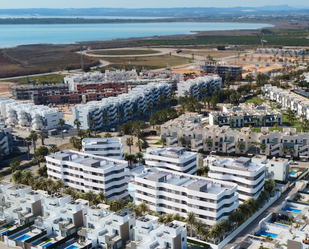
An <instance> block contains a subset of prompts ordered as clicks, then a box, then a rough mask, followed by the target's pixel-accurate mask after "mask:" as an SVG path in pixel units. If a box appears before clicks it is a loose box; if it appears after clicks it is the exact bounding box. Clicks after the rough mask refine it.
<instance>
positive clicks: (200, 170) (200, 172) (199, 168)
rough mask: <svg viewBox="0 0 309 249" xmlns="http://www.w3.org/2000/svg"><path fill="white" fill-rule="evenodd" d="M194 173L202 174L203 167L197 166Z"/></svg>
mask: <svg viewBox="0 0 309 249" xmlns="http://www.w3.org/2000/svg"><path fill="white" fill-rule="evenodd" d="M196 174H197V175H198V176H202V175H203V174H204V169H203V167H198V168H197V169H196Z"/></svg>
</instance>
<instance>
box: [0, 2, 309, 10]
mask: <svg viewBox="0 0 309 249" xmlns="http://www.w3.org/2000/svg"><path fill="white" fill-rule="evenodd" d="M282 4H288V5H292V6H309V2H308V0H293V1H291V0H271V1H270V0H259V1H256V0H254V1H253V0H218V1H210V0H189V1H188V0H155V1H150V0H113V1H111V0H87V1H85V0H52V1H50V0H9V1H5V0H2V1H1V5H0V9H24V8H104V7H105V8H121V7H123V8H170V7H235V6H245V7H246V6H248V7H256V6H265V5H282Z"/></svg>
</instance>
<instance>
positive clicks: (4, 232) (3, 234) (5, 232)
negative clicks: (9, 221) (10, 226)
mask: <svg viewBox="0 0 309 249" xmlns="http://www.w3.org/2000/svg"><path fill="white" fill-rule="evenodd" d="M8 232H11V231H10V230H6V231H5V232H3V233H1V235H5V234H7V233H8Z"/></svg>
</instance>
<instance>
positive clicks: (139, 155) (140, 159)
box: [136, 152, 144, 165]
mask: <svg viewBox="0 0 309 249" xmlns="http://www.w3.org/2000/svg"><path fill="white" fill-rule="evenodd" d="M136 157H137V158H138V164H139V165H141V161H142V159H143V157H144V154H143V153H142V152H137V153H136Z"/></svg>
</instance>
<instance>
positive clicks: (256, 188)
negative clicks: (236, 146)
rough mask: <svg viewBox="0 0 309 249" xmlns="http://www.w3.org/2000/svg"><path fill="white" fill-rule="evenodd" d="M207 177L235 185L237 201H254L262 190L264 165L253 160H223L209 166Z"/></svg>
mask: <svg viewBox="0 0 309 249" xmlns="http://www.w3.org/2000/svg"><path fill="white" fill-rule="evenodd" d="M209 169H210V171H209V172H208V177H210V178H212V179H217V180H221V181H227V182H232V183H236V184H237V193H238V194H239V201H241V202H244V201H245V200H247V199H249V198H251V197H252V198H254V199H256V198H257V197H258V196H259V195H260V193H261V191H262V190H263V188H264V181H265V170H266V166H265V164H261V163H256V162H255V161H254V159H251V158H247V157H239V158H237V159H230V158H225V159H223V160H219V161H215V162H213V163H211V164H210V165H209Z"/></svg>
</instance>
